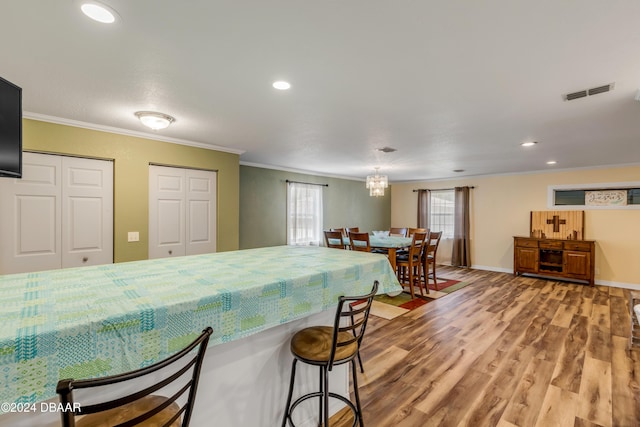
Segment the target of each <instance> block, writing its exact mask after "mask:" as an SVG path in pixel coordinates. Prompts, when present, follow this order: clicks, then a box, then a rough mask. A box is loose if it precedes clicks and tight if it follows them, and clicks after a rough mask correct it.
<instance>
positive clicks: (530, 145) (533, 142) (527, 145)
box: [520, 141, 538, 147]
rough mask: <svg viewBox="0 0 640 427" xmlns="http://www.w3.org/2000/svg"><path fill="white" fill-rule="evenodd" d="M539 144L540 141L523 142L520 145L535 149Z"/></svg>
mask: <svg viewBox="0 0 640 427" xmlns="http://www.w3.org/2000/svg"><path fill="white" fill-rule="evenodd" d="M537 143H538V141H527V142H523V143H522V144H520V145H522V146H523V147H533V146H534V145H536V144H537Z"/></svg>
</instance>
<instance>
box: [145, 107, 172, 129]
mask: <svg viewBox="0 0 640 427" xmlns="http://www.w3.org/2000/svg"><path fill="white" fill-rule="evenodd" d="M135 115H136V117H137V118H138V119H140V121H141V122H142V124H143V125H145V126H146V127H148V128H151V129H153V130H160V129H165V128H167V127H169V125H170V124H171V123H173V122H175V121H176V119H174V118H173V117H171V116H170V115H168V114H164V113H157V112H155V111H138V112H136V113H135Z"/></svg>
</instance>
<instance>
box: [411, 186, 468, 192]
mask: <svg viewBox="0 0 640 427" xmlns="http://www.w3.org/2000/svg"><path fill="white" fill-rule="evenodd" d="M463 187H464V185H463ZM469 188H471V189H473V188H476V187H474V186H473V185H470V186H469ZM427 190H429V191H448V190H455V188H436V189H432V188H418V189H417V190H413V192H414V193H417V192H418V191H427Z"/></svg>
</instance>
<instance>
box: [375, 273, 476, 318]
mask: <svg viewBox="0 0 640 427" xmlns="http://www.w3.org/2000/svg"><path fill="white" fill-rule="evenodd" d="M467 285H469V282H461V281H459V280H450V279H438V291H436V290H435V286H434V285H433V283H429V293H428V294H426V295H425V296H421V295H420V291H419V290H416V291H415V292H416V296H415V298H413V299H412V298H411V294H409V292H407V291H406V290H405V291H404V292H402V293H401V294H399V295H397V296H389V295H376V296H375V298H374V301H373V305H372V307H371V314H372V315H374V316H377V317H382V318H384V319H389V320H390V319H394V318H396V317H398V316H401V315H403V314H405V313H408V312H409V311H411V310H415V309H416V308H418V307H421V306H423V305H425V304H427V303H429V302H430V301H433V300H434V299H437V298H440V297H443V296H445V295H447V294H450V293H451V292H455V291H457V290H458V289H461V288H463V287H465V286H467Z"/></svg>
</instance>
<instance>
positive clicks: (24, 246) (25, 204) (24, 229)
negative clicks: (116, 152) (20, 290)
mask: <svg viewBox="0 0 640 427" xmlns="http://www.w3.org/2000/svg"><path fill="white" fill-rule="evenodd" d="M61 169H62V159H61V157H59V156H49V155H44V154H34V153H23V164H22V179H13V178H10V179H5V178H3V179H0V236H2V239H1V240H2V242H1V243H0V274H9V273H22V272H28V271H41V270H51V269H56V268H60V266H61V264H62V252H61V212H62V200H61V199H62V189H61V186H60V177H61Z"/></svg>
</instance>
